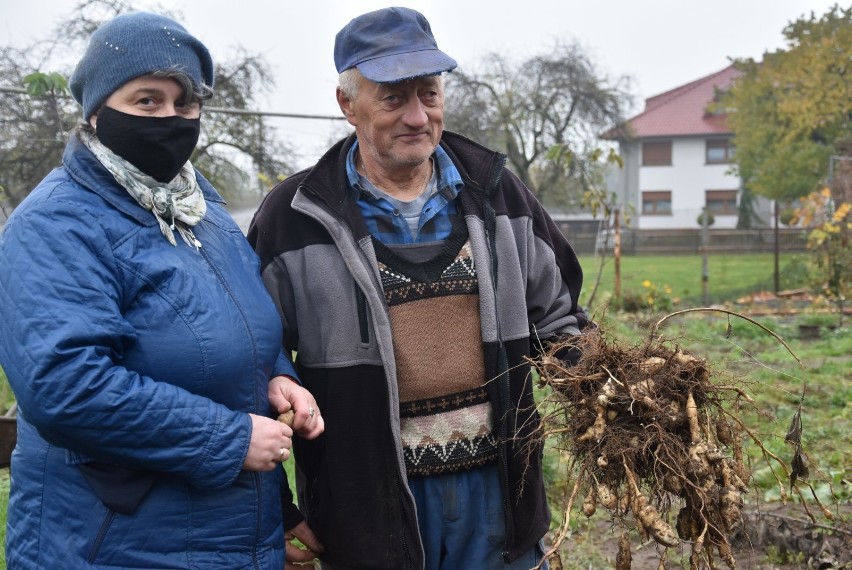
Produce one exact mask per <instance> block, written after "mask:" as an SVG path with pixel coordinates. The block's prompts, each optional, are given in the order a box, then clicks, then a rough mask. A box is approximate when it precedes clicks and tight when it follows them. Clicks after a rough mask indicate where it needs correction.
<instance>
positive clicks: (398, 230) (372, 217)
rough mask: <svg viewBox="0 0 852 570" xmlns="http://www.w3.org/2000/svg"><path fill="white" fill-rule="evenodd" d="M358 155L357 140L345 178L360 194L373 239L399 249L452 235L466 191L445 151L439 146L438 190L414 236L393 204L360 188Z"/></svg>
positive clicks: (436, 157)
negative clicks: (458, 198)
mask: <svg viewBox="0 0 852 570" xmlns="http://www.w3.org/2000/svg"><path fill="white" fill-rule="evenodd" d="M357 152H358V141H357V140H356V141H355V144H353V145H352V148H351V149H349V154H348V155H347V157H346V175H347V177H348V178H349V187H350V188H351V189H352V191H353V192H355V193H356V194H357V202H358V207H359V208H360V209H361V214H362V215H363V216H364V221H366V222H367V228H368V229H369V230H370V234H372V235H373V237H375V238H376V239H378V240H379V241H380V242H382V243H385V244H390V245H398V244H407V243H422V242H430V241H440V240H443V239H446V238H447V236H449V235H450V230H451V229H452V226H453V220H454V219H455V216H456V215H458V208H457V207H456V199H455V198H456V196H458V194H459V192H460V191H461V189H462V188H464V182H462V179H461V175H460V174H459V171H458V170H457V169H456V167H455V165H454V164H453V161H452V160H450V157H449V155H448V154H447V153H446V152H445V151H444V149H442V148H441V147H440V146H439V147H438V148H436V149H435V154H434V159H435V166H436V167H437V171H438V188H437V190H436V191H435V193H434V194H433V195H432V197H431V198H429V199H428V200H427V201H426V203H425V204H424V205H423V211H422V213H421V214H420V222H419V223H418V225H417V227H418V230H417V235H415V236H412V235H411V230H410V229H409V227H408V224H407V223H406V222H405V218H404V217H403V216H402V215H401V214H400V212H399V210H397V209H396V208H395V207H394V206H393V204H391V203H390V202H389V201H387V200H385V199H384V198H377V197H375V196H373V195H372V194H371V193H370V192H368V191H367V190H365V189H364V188H362V187H361V185H360V183H359V181H358V171H357V170H355V153H357Z"/></svg>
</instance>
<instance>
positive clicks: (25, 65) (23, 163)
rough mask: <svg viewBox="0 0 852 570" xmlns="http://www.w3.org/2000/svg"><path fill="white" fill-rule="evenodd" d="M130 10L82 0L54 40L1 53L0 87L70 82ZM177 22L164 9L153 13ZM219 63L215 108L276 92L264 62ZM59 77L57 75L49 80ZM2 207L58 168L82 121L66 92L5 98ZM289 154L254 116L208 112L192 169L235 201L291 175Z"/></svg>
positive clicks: (1, 102) (0, 143)
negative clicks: (71, 57)
mask: <svg viewBox="0 0 852 570" xmlns="http://www.w3.org/2000/svg"><path fill="white" fill-rule="evenodd" d="M132 9H133V6H131V3H130V2H128V1H127V0H85V1H83V2H80V3H79V4H77V6H76V7H75V8H74V9H73V10H72V11H71V13H70V14H69V16H68V18H67V19H66V20H65V21H63V22H61V23H60V24H59V25H58V26H57V28H56V29H55V30H54V31H53V32H52V33H51V34H49V39H45V40H41V41H38V42H36V43H34V44H32V45H30V46H26V47H24V48H21V49H17V48H13V47H3V48H0V86H7V87H13V88H15V87H19V88H22V87H23V86H25V85H27V83H28V79H27V78H30V79H32V76H34V75H35V76H41V77H47V78H50V77H54V76H57V75H59V76H65V77H68V76H69V75H70V72H71V69H72V68H73V65H74V62H73V61H67V58H68V54H69V53H74V54H77V55H81V54H82V53H83V50H84V49H85V45H86V42H87V41H88V39H89V37H90V36H91V35H92V33H93V32H94V31H95V30H96V29H97V28H98V26H100V24H101V23H103V22H105V21H106V20H108V19H110V18H112V17H114V16H116V15H118V14H120V13H123V12H127V11H130V10H132ZM155 10H156V11H159V12H161V13H164V14H169V15H171V16H172V17H174V18H175V19H176V20H178V21H180V20H181V17H180V16H179V15H176V14H175V13H173V12H171V13H170V12H169V11H168V10H165V9H155ZM214 59H215V60H217V63H216V70H215V74H216V76H215V96H214V98H213V99H212V100H211V101H210V102H209V103H208V105H209V106H211V107H220V108H221V107H224V108H229V109H235V110H251V109H256V108H257V107H258V98H259V97H260V96H262V95H263V94H264V93H267V92H268V91H269V90H271V89H272V88H273V87H274V80H273V78H272V75H271V73H270V72H269V66H268V64H267V63H266V61H265V60H264V58H263V57H262V56H260V55H254V54H250V53H248V52H246V51H245V50H242V49H238V51H237V53H236V55H235V56H233V57H232V58H231V59H221V58H219V57H215V58H214ZM45 70H51V71H53V70H57V71H58V72H59V73H58V74H57V73H56V72H51V73H47V72H46V71H45ZM0 109H2V111H0V129H2V132H3V136H2V137H0V190H2V194H0V206H3V202H4V200H5V202H6V204H5V207H4V211H5V210H8V209H10V208H14V207H15V206H16V205H17V204H18V203H20V201H21V200H22V199H23V198H24V197H26V195H27V194H28V193H29V192H30V191H31V190H32V189H33V187H35V185H36V184H37V183H38V181H39V180H41V178H43V177H44V176H45V175H46V174H47V173H48V172H49V171H50V170H51V169H52V168H54V167H56V166H58V165H59V163H60V160H61V156H62V150H63V148H64V145H65V140H66V139H67V136H68V133H69V131H70V130H71V128H72V127H74V126H75V125H76V124H77V123H79V122H80V120H81V118H82V116H81V113H80V109H79V106H78V105H77V104H76V103H75V102H74V101H73V99H71V98H70V97H68V95H67V90H65V89H62V88H57V89H49V88H42V89H38V90H30V93H29V94H26V93H19V92H15V91H14V90H12V91H0ZM293 163H294V157H293V153H292V151H291V149H290V148H288V147H287V146H286V145H285V144H283V143H282V142H281V141H279V140H277V139H276V133H275V130H274V129H273V128H271V127H270V126H269V125H268V120H267V119H266V118H264V117H263V116H260V115H256V114H232V113H229V114H226V113H212V112H207V113H204V117H203V119H202V133H201V139H200V141H199V146H198V148H197V149H196V152H195V153H194V155H193V164H194V165H195V166H196V167H197V168H198V169H199V171H201V172H202V173H203V174H204V175H205V176H206V177H207V178H208V179H210V180H211V182H213V184H214V185H215V186H216V188H217V189H218V190H219V191H220V192H222V193H223V195H225V197H226V198H227V199H228V200H229V201H230V202H232V203H233V202H239V201H240V198H241V197H243V196H245V195H246V194H247V193H248V194H251V195H254V196H256V195H257V193H258V191H259V190H261V189H262V188H264V187H268V184H267V183H266V182H268V181H274V180H275V179H277V178H280V177H282V176H285V175H287V174H289V173H291V172H293V170H294V168H293Z"/></svg>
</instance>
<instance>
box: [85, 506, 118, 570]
mask: <svg viewBox="0 0 852 570" xmlns="http://www.w3.org/2000/svg"><path fill="white" fill-rule="evenodd" d="M114 518H115V511H113V510H110V509H107V511H106V514H105V515H104V520H103V521H102V522H101V526H100V528H99V529H98V534H96V535H95V540H94V542H92V547H91V548H90V549H89V559H88V561H89V564H94V562H95V560H96V559H97V558H98V552H100V550H101V545H102V544H103V543H104V538H106V535H107V532H109V527H110V526H111V525H112V519H114Z"/></svg>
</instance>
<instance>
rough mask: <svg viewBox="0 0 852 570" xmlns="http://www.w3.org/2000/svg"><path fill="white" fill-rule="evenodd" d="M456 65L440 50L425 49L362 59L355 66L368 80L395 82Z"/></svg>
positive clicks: (453, 67)
mask: <svg viewBox="0 0 852 570" xmlns="http://www.w3.org/2000/svg"><path fill="white" fill-rule="evenodd" d="M457 66H458V63H456V60H454V59H453V58H451V57H450V56H448V55H447V54H445V53H444V52H442V51H441V50H438V49H427V50H421V51H414V52H408V53H401V54H396V55H386V56H384V57H376V58H373V59H369V60H367V61H362V62H361V63H359V64H358V65H356V66H355V67H357V68H358V71H360V72H361V75H363V76H364V77H366V78H367V79H369V80H370V81H375V82H376V83H396V82H398V81H405V80H406V79H413V78H415V77H423V76H424V75H437V74H439V73H443V72H445V71H452V70H453V69H455V68H456V67H457Z"/></svg>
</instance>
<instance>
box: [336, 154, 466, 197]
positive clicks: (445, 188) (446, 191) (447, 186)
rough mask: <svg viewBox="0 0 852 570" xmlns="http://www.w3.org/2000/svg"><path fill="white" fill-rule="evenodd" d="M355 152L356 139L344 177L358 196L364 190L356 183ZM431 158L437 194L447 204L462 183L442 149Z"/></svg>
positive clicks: (347, 160)
mask: <svg viewBox="0 0 852 570" xmlns="http://www.w3.org/2000/svg"><path fill="white" fill-rule="evenodd" d="M357 152H358V140H357V139H356V140H355V142H354V144H353V145H352V148H350V149H349V153H348V154H347V155H346V177H347V178H348V179H349V187H350V188H352V190H353V191H354V192H356V194H358V195H360V193H361V192H362V191H364V189H363V188H361V185H360V184H359V182H358V171H357V170H356V169H355V156H356V153H357ZM432 156H433V158H434V159H435V165H436V166H437V167H438V193H440V194H442V195H443V196H444V198H445V199H446V200H447V201H448V202H449V201H450V200H452V199H454V198H455V197H456V196H458V194H459V192H460V191H461V189H462V188H464V182H463V181H462V177H461V174H459V171H458V169H457V168H456V165H455V164H453V161H452V159H451V158H450V155H448V154H447V152H446V151H445V150H444V149H442V148H441V147H440V146H438V147H437V148H436V149H435V153H434V154H433V155H432Z"/></svg>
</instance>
